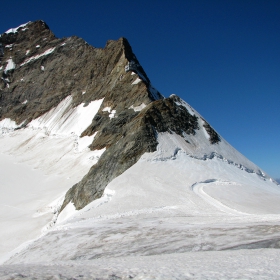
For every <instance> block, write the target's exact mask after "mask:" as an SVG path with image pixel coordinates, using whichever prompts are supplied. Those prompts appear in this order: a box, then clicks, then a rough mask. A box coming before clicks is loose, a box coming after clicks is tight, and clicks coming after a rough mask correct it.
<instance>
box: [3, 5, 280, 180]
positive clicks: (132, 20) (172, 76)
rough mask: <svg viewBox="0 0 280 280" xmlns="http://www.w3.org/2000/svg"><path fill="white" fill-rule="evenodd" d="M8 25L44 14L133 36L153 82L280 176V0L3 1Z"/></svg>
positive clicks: (65, 26) (90, 31) (60, 29)
mask: <svg viewBox="0 0 280 280" xmlns="http://www.w3.org/2000/svg"><path fill="white" fill-rule="evenodd" d="M0 7H1V15H0V33H3V32H5V31H6V30H7V29H9V28H11V27H17V26H18V25H20V24H22V23H25V22H27V21H34V20H37V19H42V20H44V21H45V22H46V23H47V24H48V25H49V26H50V28H51V29H52V31H53V32H54V33H55V35H56V36H57V37H68V36H71V35H77V36H79V37H82V38H83V39H84V40H86V41H87V42H88V43H89V44H91V45H93V46H95V47H104V46H105V43H106V41H107V40H109V39H118V38H120V37H126V38H127V39H128V40H129V42H130V44H131V45H132V48H133V50H134V53H135V54H136V56H137V58H138V60H139V61H140V63H141V64H142V66H143V68H144V69H145V71H146V73H147V75H148V76H149V78H150V80H151V81H152V83H153V85H154V86H155V87H156V88H157V89H158V90H159V91H160V92H161V93H162V94H163V95H164V96H166V97H167V96H169V95H170V94H172V93H175V94H177V95H179V96H180V97H182V98H183V99H184V100H185V101H187V102H188V103H189V104H190V105H191V106H193V107H194V108H195V109H196V110H197V111H198V112H200V114H201V115H203V116H204V117H205V119H206V120H208V122H209V123H210V124H211V125H212V126H213V127H214V128H215V129H216V130H217V131H218V132H219V133H220V134H221V135H222V136H223V137H224V138H225V139H226V140H227V141H228V142H229V143H231V144H232V145H233V146H234V147H235V148H236V149H237V150H239V151H240V152H241V153H243V154H244V155H245V156H246V157H248V158H249V159H250V160H251V161H253V162H254V163H256V164H257V165H258V166H260V167H261V168H262V169H264V170H265V171H266V172H268V173H269V174H270V175H271V176H272V177H274V178H280V117H279V111H280V110H279V109H280V1H279V0H276V1H274V0H261V1H259V0H251V1H250V0H220V1H219V0H190V1H188V0H150V1H146V0H143V1H134V0H129V1H126V0H119V1H116V0H110V1H109V0H103V1H100V0H99V1H95V0H91V1H86V0H84V1H83V0H80V1H72V0H68V1H63V0H56V1H53V0H49V1H43V0H41V1H35V0H34V1H31V0H24V1H22V0H21V1H19V0H18V1H16V0H13V1H2V2H1V6H0Z"/></svg>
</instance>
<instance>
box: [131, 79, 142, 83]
mask: <svg viewBox="0 0 280 280" xmlns="http://www.w3.org/2000/svg"><path fill="white" fill-rule="evenodd" d="M140 82H142V80H141V79H140V78H136V80H135V81H134V82H132V85H137V84H139V83H140Z"/></svg>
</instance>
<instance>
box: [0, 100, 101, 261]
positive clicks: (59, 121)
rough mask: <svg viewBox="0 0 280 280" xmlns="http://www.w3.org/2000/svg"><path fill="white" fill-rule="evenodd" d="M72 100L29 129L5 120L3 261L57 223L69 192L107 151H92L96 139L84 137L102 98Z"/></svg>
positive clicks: (1, 127)
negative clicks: (74, 103) (86, 102)
mask: <svg viewBox="0 0 280 280" xmlns="http://www.w3.org/2000/svg"><path fill="white" fill-rule="evenodd" d="M71 100H72V99H71V97H68V98H66V99H65V100H63V101H62V102H61V104H59V105H58V106H57V107H56V108H54V109H53V110H51V111H50V112H49V113H47V114H45V115H43V116H42V117H40V118H38V119H36V120H34V121H33V122H32V124H30V125H29V126H28V127H27V128H25V129H19V130H14V129H15V128H17V127H19V125H16V123H15V122H14V121H11V120H10V119H4V120H2V121H1V122H0V132H1V133H0V167H1V169H0V178H1V180H0V187H1V196H0V209H1V211H0V224H1V232H0V261H1V260H2V261H3V260H4V259H5V258H6V257H7V256H8V255H7V254H8V253H9V252H11V251H12V250H14V249H15V248H16V247H18V246H20V245H21V244H22V243H24V242H26V241H28V240H31V239H34V238H37V237H39V236H40V235H41V231H42V230H43V231H45V230H46V229H48V228H50V227H51V226H52V225H53V223H54V222H55V221H56V218H57V216H56V213H57V211H58V209H59V207H60V205H61V203H62V202H63V199H64V195H65V193H66V191H67V190H68V189H69V188H71V187H72V186H73V185H74V184H75V183H77V182H79V181H80V180H81V179H82V177H83V176H84V175H85V174H86V173H87V172H88V171H89V169H90V167H91V166H92V165H94V164H95V163H96V162H97V161H98V159H99V158H100V156H101V155H102V153H103V152H104V151H105V149H103V150H96V151H90V150H89V148H88V145H89V144H91V142H92V141H93V138H94V135H93V136H86V137H82V138H80V137H79V135H80V133H81V132H82V131H83V130H84V129H85V128H86V127H87V126H88V125H89V123H91V120H92V118H93V117H94V115H95V114H96V112H97V111H98V109H99V107H100V105H101V103H102V100H98V101H95V102H91V103H90V104H89V105H88V106H87V107H84V104H81V105H80V106H78V107H76V108H71V106H70V102H71ZM11 235H12V238H11Z"/></svg>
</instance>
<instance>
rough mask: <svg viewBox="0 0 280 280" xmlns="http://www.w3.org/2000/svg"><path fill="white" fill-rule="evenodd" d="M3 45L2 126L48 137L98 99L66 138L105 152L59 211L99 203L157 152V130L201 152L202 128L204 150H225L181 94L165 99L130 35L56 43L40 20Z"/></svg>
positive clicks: (5, 35)
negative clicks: (95, 42) (99, 43)
mask: <svg viewBox="0 0 280 280" xmlns="http://www.w3.org/2000/svg"><path fill="white" fill-rule="evenodd" d="M25 38H29V39H30V40H28V41H26V40H25ZM35 38H36V39H35ZM0 43H1V44H2V47H3V49H4V53H3V56H2V57H1V66H0V71H1V73H0V74H1V82H2V84H1V88H0V106H1V109H0V121H1V120H2V122H3V121H5V120H6V119H10V120H12V121H14V122H15V123H16V124H15V125H14V129H24V128H25V127H33V128H41V129H42V128H43V129H46V133H47V135H52V134H53V133H58V134H59V133H61V131H60V128H61V127H63V126H65V123H67V122H69V120H70V119H71V118H74V117H72V116H74V113H75V114H78V115H79V112H78V111H79V110H86V109H84V108H90V107H89V106H95V105H94V102H95V103H96V102H97V100H99V101H98V102H97V103H98V104H99V105H96V106H97V107H96V106H95V108H96V109H94V110H96V111H94V112H95V113H94V114H92V120H90V122H89V123H87V125H86V126H85V125H84V127H83V129H82V130H81V129H78V130H76V132H71V129H72V128H71V124H70V123H69V124H67V125H68V126H70V128H69V129H70V130H69V131H68V130H67V131H68V132H67V133H68V134H69V133H70V134H71V133H76V134H77V133H78V134H77V137H78V138H79V139H88V147H89V148H90V149H91V150H92V151H95V150H100V151H101V150H102V153H101V155H100V158H99V160H98V161H97V163H95V164H94V165H93V166H92V167H91V169H90V170H89V172H88V174H87V175H85V176H84V178H83V179H82V180H81V181H80V182H78V183H77V184H75V185H74V186H73V187H72V188H71V189H70V190H69V191H68V192H67V193H66V196H65V200H64V202H63V204H62V206H61V209H60V211H63V209H64V208H65V207H66V206H67V205H68V204H69V203H71V202H72V203H74V205H75V207H76V209H78V210H79V209H82V208H83V207H85V206H86V205H87V204H89V203H90V202H92V201H93V200H95V199H98V198H100V197H101V196H102V195H103V192H104V189H105V187H106V186H107V185H108V183H110V182H111V181H112V180H113V179H114V178H116V177H118V176H119V175H121V174H122V173H123V172H125V171H126V170H127V169H128V168H130V167H131V166H133V165H134V164H135V163H136V162H137V161H138V160H139V159H140V158H141V156H142V155H143V154H144V153H146V152H148V153H151V152H155V151H156V149H157V145H158V140H157V134H158V133H164V132H168V133H170V134H175V135H179V136H180V137H182V139H184V141H185V142H186V145H187V146H189V148H186V149H187V150H188V149H191V150H192V149H194V150H199V146H198V147H197V145H200V143H199V142H197V141H198V140H196V135H197V134H199V133H198V131H201V132H200V134H201V136H200V139H202V138H201V137H204V138H205V141H204V145H205V148H204V149H205V151H207V153H208V154H209V155H211V154H213V153H214V154H215V153H217V152H216V150H217V149H218V151H219V153H217V154H218V155H220V153H221V152H222V150H221V149H220V148H218V147H219V145H220V144H219V143H221V141H223V140H222V139H221V137H220V136H219V135H218V133H217V132H216V131H215V130H214V129H213V128H212V127H211V126H210V125H209V124H208V123H207V122H206V120H205V119H203V118H202V117H201V116H200V115H199V114H197V112H194V111H193V110H192V109H191V108H190V107H189V105H188V104H187V105H186V104H185V103H184V101H182V100H181V99H180V98H179V97H177V96H176V95H171V96H170V97H168V98H164V97H163V96H162V95H161V94H160V93H159V92H158V91H157V90H156V89H155V88H154V87H153V86H152V84H151V82H150V80H149V78H148V76H147V75H146V73H145V71H144V69H143V68H142V66H141V65H140V63H139V61H138V60H137V58H136V56H135V54H134V53H133V51H132V48H131V46H130V44H129V42H128V40H127V39H126V38H123V37H121V38H120V39H119V40H117V41H113V40H109V41H107V43H106V45H105V47H104V49H99V48H94V47H92V46H90V45H88V44H87V43H86V42H85V41H84V40H83V39H80V38H78V37H76V36H72V37H69V38H62V39H58V38H56V37H55V35H54V34H53V33H52V32H51V31H50V29H49V27H48V25H47V24H46V23H45V22H43V21H36V22H29V23H27V24H25V25H22V26H20V27H19V28H17V29H11V30H10V31H8V32H7V33H3V34H2V35H1V37H0ZM23 48H25V49H24V50H22V49H23ZM6 49H7V50H6ZM78 108H79V109H78ZM50 112H51V113H50ZM57 114H60V115H59V117H58V115H57ZM4 126H5V125H4ZM54 128H56V130H54ZM54 131H55V132H54ZM77 131H78V132H77ZM70 134H69V135H70ZM203 135H204V136H203ZM204 138H203V139H204ZM207 143H208V144H207ZM207 146H209V147H211V146H212V148H209V149H208V148H207ZM216 146H217V147H216ZM200 156H203V155H202V154H201V155H200ZM221 156H222V155H221ZM206 157H207V155H206ZM222 157H223V156H222ZM226 158H227V157H226ZM227 160H232V161H233V162H236V161H235V160H234V158H227ZM245 162H246V161H245ZM247 164H249V163H247ZM243 165H244V163H242V166H243ZM249 165H250V164H249ZM246 168H247V169H248V170H251V169H252V168H250V167H246ZM254 168H255V169H256V170H257V169H258V168H257V167H253V169H254ZM256 173H258V174H260V175H261V177H265V176H266V175H262V174H264V173H263V172H262V171H256Z"/></svg>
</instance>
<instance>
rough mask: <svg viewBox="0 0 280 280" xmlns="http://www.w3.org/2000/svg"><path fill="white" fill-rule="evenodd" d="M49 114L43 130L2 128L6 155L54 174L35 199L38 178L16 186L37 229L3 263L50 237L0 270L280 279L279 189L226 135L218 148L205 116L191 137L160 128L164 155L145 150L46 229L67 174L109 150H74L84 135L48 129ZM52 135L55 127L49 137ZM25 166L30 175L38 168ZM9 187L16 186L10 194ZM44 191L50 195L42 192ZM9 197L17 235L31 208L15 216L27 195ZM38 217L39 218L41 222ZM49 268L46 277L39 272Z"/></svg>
mask: <svg viewBox="0 0 280 280" xmlns="http://www.w3.org/2000/svg"><path fill="white" fill-rule="evenodd" d="M65 102H66V101H65ZM185 106H188V105H185ZM66 107H67V106H66ZM188 110H190V111H191V110H192V108H191V107H188ZM54 111H55V110H54ZM58 111H59V110H57V111H56V113H55V114H56V115H58ZM63 116H64V114H62V115H61V117H63ZM199 117H200V116H199ZM50 119H54V118H46V117H44V118H42V119H41V120H42V122H44V125H43V126H41V127H40V126H39V125H38V126H37V128H36V129H35V128H34V127H33V129H32V126H30V127H29V129H27V130H17V131H14V132H7V130H3V131H4V132H5V133H6V134H5V133H4V134H3V135H2V138H0V142H1V146H0V147H1V151H2V152H5V153H6V154H7V153H11V154H12V155H13V158H14V159H16V160H17V161H22V162H24V164H29V169H31V168H32V167H34V166H36V167H37V168H41V170H37V171H40V172H41V171H43V172H44V173H43V174H48V176H45V179H43V177H41V178H42V179H40V176H41V175H40V174H39V173H38V174H37V175H36V176H37V177H38V178H39V179H38V180H42V184H41V185H40V188H39V189H38V194H36V195H35V196H32V195H34V194H33V193H34V189H36V188H37V186H36V183H29V182H26V183H25V184H23V185H28V184H29V188H30V189H28V188H27V189H21V187H22V186H20V185H19V186H17V187H15V188H14V190H13V191H15V194H20V196H21V195H22V194H23V193H24V194H26V195H27V198H24V199H23V202H24V203H26V204H27V206H26V207H27V208H25V209H27V210H26V211H27V214H26V216H24V215H23V217H24V219H25V221H26V223H27V224H26V227H27V228H32V226H33V227H35V228H36V230H35V232H34V234H33V235H32V236H28V233H29V232H28V230H27V229H26V231H27V232H26V234H25V235H24V236H22V235H21V234H18V236H17V235H16V236H17V238H21V239H20V240H19V242H18V243H16V242H14V243H13V244H11V245H13V246H10V247H9V248H4V249H2V256H3V259H4V257H5V259H6V260H7V259H8V257H9V256H11V255H7V253H8V252H9V250H11V249H13V248H15V247H16V246H18V245H19V244H22V243H23V242H24V241H27V240H28V239H30V238H36V237H39V235H40V234H41V237H40V238H37V239H36V240H34V241H33V242H30V243H25V244H23V245H22V246H21V247H20V249H19V250H17V253H16V254H15V255H13V256H12V257H11V258H10V259H9V260H7V261H6V263H5V264H6V265H5V266H2V267H0V275H1V273H2V275H5V274H6V275H12V273H15V272H16V271H19V272H20V273H25V275H27V276H28V275H29V277H30V275H34V273H35V275H38V277H41V278H42V277H43V276H44V277H46V275H48V273H49V274H51V275H56V276H57V278H58V279H60V278H61V279H63V277H64V276H65V277H66V279H69V278H70V277H73V275H82V276H81V277H80V278H81V279H83V277H84V279H88V278H91V277H92V278H93V277H96V279H97V278H98V276H99V275H101V276H102V277H104V279H112V278H113V276H114V275H115V276H116V277H123V278H124V279H128V278H129V277H130V278H135V279H154V278H156V277H157V278H158V279H170V278H176V277H177V278H178V279H186V278H194V279H205V278H207V277H208V278H221V277H223V278H225V279H232V278H234V277H237V278H242V277H245V278H246V279H250V278H252V279H254V278H256V277H257V276H260V275H261V276H263V277H264V279H277V278H279V272H278V267H279V264H280V263H279V251H278V248H280V236H279V230H280V206H279V205H280V189H279V186H278V185H276V184H275V183H274V182H273V181H272V180H270V179H269V177H268V176H267V175H266V174H265V173H264V172H263V171H261V170H260V169H259V168H258V167H257V166H255V165H254V164H253V163H251V162H250V161H249V160H248V159H246V158H245V157H244V156H242V155H241V154H240V153H238V152H237V151H236V150H235V149H234V148H232V147H231V146H230V145H229V144H228V143H227V142H226V141H225V140H224V139H222V140H221V142H220V143H219V144H216V145H211V146H210V145H209V142H208V145H206V144H207V142H206V141H208V137H209V136H208V135H207V132H206V131H205V130H203V119H202V118H201V117H200V118H199V122H200V129H199V130H198V131H197V133H196V135H194V136H193V135H191V136H189V135H186V136H185V138H187V140H188V142H186V141H185V139H184V138H182V137H181V136H178V135H176V134H174V133H173V134H170V133H159V134H158V143H159V144H158V147H157V151H156V152H154V153H146V154H144V155H143V156H142V157H141V159H140V160H139V161H138V162H137V163H136V164H135V165H133V166H132V167H131V168H129V169H128V170H126V171H125V172H124V173H123V174H122V175H120V176H119V177H117V178H115V179H114V180H113V181H112V182H111V183H109V185H108V186H107V188H106V190H105V193H104V195H103V197H102V198H100V199H98V200H95V201H93V202H92V203H90V204H89V205H87V206H86V207H85V208H83V209H82V210H80V211H76V210H75V209H74V207H73V205H72V203H69V204H68V206H67V207H66V208H65V209H64V210H63V211H62V212H61V214H60V215H59V216H58V217H57V216H56V215H54V214H52V217H53V218H54V220H53V222H55V221H56V223H55V224H51V226H50V224H49V226H47V227H46V226H45V227H44V228H43V231H41V232H40V229H42V227H43V224H44V222H46V221H47V220H48V221H50V219H51V215H49V214H48V215H49V216H46V215H40V214H41V213H44V211H45V212H47V211H46V208H47V209H50V208H51V209H54V208H55V207H57V206H58V205H59V197H60V196H61V195H62V194H63V191H64V192H65V191H66V190H67V187H69V185H70V184H68V183H67V180H68V181H69V180H72V181H71V182H74V181H77V180H78V179H79V178H81V176H82V174H85V172H86V170H88V168H89V167H90V163H91V162H90V161H91V158H92V157H94V155H95V157H96V158H97V159H98V155H97V153H101V152H102V151H93V152H90V151H89V150H83V151H79V150H77V149H75V148H74V147H75V146H74V145H73V139H79V136H78V135H77V134H78V133H79V132H76V133H77V134H74V135H72V134H71V131H72V130H71V129H70V130H68V129H67V130H66V131H67V133H68V134H67V133H66V134H64V135H63V133H61V134H56V133H57V131H56V130H55V129H53V130H48V129H45V125H46V124H49V120H50ZM34 123H38V122H34ZM53 123H57V121H54V122H53ZM48 127H49V128H50V127H56V126H50V125H49V126H48ZM57 127H63V126H57ZM45 131H51V133H47V134H48V135H47V136H46V133H45ZM52 131H53V132H52ZM61 131H63V132H64V131H65V130H64V129H62V130H61ZM54 132H55V133H54ZM40 133H41V134H40ZM69 133H70V134H69ZM69 135H70V137H69ZM71 135H72V136H71ZM81 139H82V138H81ZM74 141H76V140H74ZM199 143H201V145H199ZM40 145H41V146H40ZM4 147H5V148H4ZM51 149H55V152H51ZM28 150H30V151H31V152H28ZM42 151H43V152H42ZM91 153H92V154H91ZM42 155H43V156H42ZM57 155H59V156H57ZM62 155H63V156H62ZM3 156H4V155H3ZM10 158H11V156H10ZM58 158H59V160H57V159H58ZM73 160H74V163H73ZM11 164H13V163H12V162H11ZM25 167H26V169H24V170H25V173H26V174H29V172H31V171H30V170H29V171H28V166H27V165H25ZM3 168H4V170H5V167H3ZM10 169H11V168H10V167H8V166H7V170H10ZM13 170H15V167H13ZM58 170H59V173H60V174H57V172H58ZM33 171H34V170H33ZM35 171H36V170H35ZM19 172H20V171H19ZM4 173H5V172H4ZM7 174H8V173H7ZM70 174H71V175H70ZM30 176H32V175H30ZM60 176H61V177H60ZM79 176H80V177H79ZM34 177H35V176H34ZM53 177H54V179H58V178H59V179H61V183H60V182H58V181H56V182H55V181H54V183H53V184H48V183H47V182H48V180H52V179H53ZM15 180H16V181H20V180H18V179H15ZM7 181H8V182H9V178H8V179H7ZM33 182H34V181H33ZM69 182H70V181H69ZM44 184H46V187H44ZM50 185H51V186H52V187H50ZM58 186H59V188H57V187H58ZM41 189H42V190H41ZM10 190H11V187H7V189H6V193H7V196H8V195H9V194H10ZM42 191H44V193H45V192H46V194H47V195H46V197H42V195H40V193H41V192H42ZM21 192H22V194H21ZM34 198H35V200H34ZM5 199H7V198H5ZM36 199H37V200H39V199H43V201H42V203H39V204H40V206H44V207H41V208H39V207H38V206H37V205H38V202H36V203H37V204H36V203H35V201H36ZM53 201H54V202H53ZM8 202H9V204H8V206H5V205H4V206H3V207H4V208H3V209H4V210H3V212H2V213H3V214H1V215H2V218H1V220H2V223H5V222H9V223H10V225H13V226H14V227H15V232H16V231H17V230H19V229H20V230H23V226H21V225H20V224H19V223H18V222H17V221H16V220H17V219H18V218H19V213H22V212H21V211H19V210H14V211H15V213H16V214H15V215H14V216H12V215H13V214H11V213H13V212H10V211H9V208H11V207H10V206H14V207H15V206H17V205H18V203H19V202H18V200H15V201H14V200H13V198H12V196H11V198H10V200H8ZM52 202H53V203H52ZM13 203H14V204H13ZM1 204H4V203H3V201H2V202H1ZM48 205H51V206H48ZM52 207H53V208H52ZM53 212H54V211H53ZM9 215H11V216H9ZM31 216H32V219H30V217H31ZM28 217H29V220H28ZM38 217H41V218H40V219H39V220H38V221H40V224H39V223H38V224H36V225H34V223H35V222H34V221H35V220H34V219H36V218H38ZM42 217H43V218H42ZM7 227H8V226H7ZM7 227H6V228H7ZM7 234H8V230H7V231H6V236H5V235H3V234H2V233H1V236H0V241H1V244H4V240H5V239H6V238H7ZM15 234H16V233H15ZM251 249H255V250H253V251H252V250H251ZM210 251H211V252H210ZM14 252H15V251H14ZM4 253H5V255H4ZM271 260H273V261H271ZM61 261H62V262H61ZM22 264H24V266H22ZM172 264H173V265H172ZM202 264H203V265H204V266H205V270H202V269H201V265H202ZM42 266H44V269H45V271H46V272H45V274H44V273H43V272H42V270H40V269H39V268H40V267H42ZM81 266H83V272H81ZM175 266H176V267H177V269H176V270H175V268H174V267H175ZM50 270H52V273H51V272H50ZM67 275H68V276H67ZM112 275H113V276H112ZM67 277H68V278H67ZM106 277H107V278H106ZM110 277H111V278H110ZM93 279H94V278H93Z"/></svg>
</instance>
